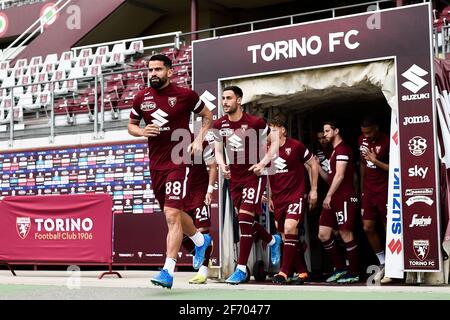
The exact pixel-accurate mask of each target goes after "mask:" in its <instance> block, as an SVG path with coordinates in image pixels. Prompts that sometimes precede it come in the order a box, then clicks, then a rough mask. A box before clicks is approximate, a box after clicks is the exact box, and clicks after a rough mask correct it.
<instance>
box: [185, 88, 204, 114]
mask: <svg viewBox="0 0 450 320" xmlns="http://www.w3.org/2000/svg"><path fill="white" fill-rule="evenodd" d="M189 107H190V110H191V111H192V112H194V113H199V112H201V111H202V110H203V108H204V107H205V103H204V102H203V101H202V99H200V97H199V96H198V94H197V92H195V91H194V90H191V91H190V92H189Z"/></svg>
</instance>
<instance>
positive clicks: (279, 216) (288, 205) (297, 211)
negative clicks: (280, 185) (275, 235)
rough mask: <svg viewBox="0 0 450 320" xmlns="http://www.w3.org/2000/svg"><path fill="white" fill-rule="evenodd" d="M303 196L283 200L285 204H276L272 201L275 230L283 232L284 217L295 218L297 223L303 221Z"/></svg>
mask: <svg viewBox="0 0 450 320" xmlns="http://www.w3.org/2000/svg"><path fill="white" fill-rule="evenodd" d="M305 200H306V199H305V198H304V197H302V198H300V199H297V200H292V201H290V202H285V204H280V205H278V204H277V203H276V202H274V204H273V205H274V207H275V212H274V215H275V221H276V222H277V230H278V231H279V232H283V233H284V222H285V221H286V219H293V220H297V221H298V224H301V223H303V220H304V212H305Z"/></svg>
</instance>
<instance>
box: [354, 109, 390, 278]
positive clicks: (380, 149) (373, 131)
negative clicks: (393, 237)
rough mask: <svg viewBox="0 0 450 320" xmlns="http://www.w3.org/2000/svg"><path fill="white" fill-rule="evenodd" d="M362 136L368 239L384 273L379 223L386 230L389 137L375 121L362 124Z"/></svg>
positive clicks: (363, 203)
mask: <svg viewBox="0 0 450 320" xmlns="http://www.w3.org/2000/svg"><path fill="white" fill-rule="evenodd" d="M361 133H362V134H361V136H360V137H359V139H358V144H359V151H360V156H361V163H360V173H361V190H362V195H361V216H362V222H363V227H364V231H365V232H366V235H367V239H368V240H369V243H370V245H371V247H372V249H373V250H374V252H375V254H376V255H377V258H378V261H379V262H380V266H381V273H379V274H377V277H380V278H382V276H383V271H384V270H383V269H384V258H385V254H384V248H383V247H384V244H383V241H382V240H381V237H380V235H379V234H378V232H377V222H379V223H382V224H383V227H384V229H386V216H387V208H386V206H387V200H388V199H387V198H388V173H389V137H388V136H387V135H386V134H385V133H383V132H380V129H379V127H378V124H377V123H376V121H375V119H374V118H372V117H366V118H364V119H363V121H362V122H361Z"/></svg>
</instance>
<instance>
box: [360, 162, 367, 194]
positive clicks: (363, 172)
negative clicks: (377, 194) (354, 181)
mask: <svg viewBox="0 0 450 320" xmlns="http://www.w3.org/2000/svg"><path fill="white" fill-rule="evenodd" d="M365 163H366V162H365V160H364V159H363V158H361V161H360V162H359V176H360V177H361V178H360V180H359V190H360V191H361V193H362V192H363V190H364V189H363V186H364V176H365V175H366V164H365Z"/></svg>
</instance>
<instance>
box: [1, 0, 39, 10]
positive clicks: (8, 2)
mask: <svg viewBox="0 0 450 320" xmlns="http://www.w3.org/2000/svg"><path fill="white" fill-rule="evenodd" d="M44 1H45V0H34V1H31V2H30V1H27V0H0V4H1V7H0V8H1V9H2V10H5V9H8V8H11V7H20V6H26V5H29V4H34V3H38V2H44Z"/></svg>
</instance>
